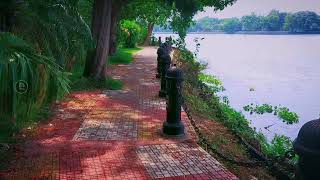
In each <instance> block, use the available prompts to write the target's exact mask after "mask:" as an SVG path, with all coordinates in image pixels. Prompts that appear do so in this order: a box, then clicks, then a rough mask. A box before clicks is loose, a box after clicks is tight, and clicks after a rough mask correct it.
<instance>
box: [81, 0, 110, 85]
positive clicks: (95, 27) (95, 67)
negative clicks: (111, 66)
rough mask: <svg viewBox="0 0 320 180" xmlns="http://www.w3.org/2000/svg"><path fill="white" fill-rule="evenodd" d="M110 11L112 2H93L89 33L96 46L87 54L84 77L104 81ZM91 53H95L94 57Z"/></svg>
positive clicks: (108, 0)
mask: <svg viewBox="0 0 320 180" xmlns="http://www.w3.org/2000/svg"><path fill="white" fill-rule="evenodd" d="M111 11H112V0H95V1H94V8H93V17H92V27H91V28H92V29H91V31H92V36H93V38H94V39H95V40H96V43H97V45H96V49H95V50H93V51H91V52H88V57H87V60H86V67H85V71H84V76H90V77H93V78H94V79H104V78H105V77H106V65H107V58H108V51H109V40H110V26H111ZM93 52H95V53H94V55H93V54H92V53H93ZM90 56H91V57H90Z"/></svg>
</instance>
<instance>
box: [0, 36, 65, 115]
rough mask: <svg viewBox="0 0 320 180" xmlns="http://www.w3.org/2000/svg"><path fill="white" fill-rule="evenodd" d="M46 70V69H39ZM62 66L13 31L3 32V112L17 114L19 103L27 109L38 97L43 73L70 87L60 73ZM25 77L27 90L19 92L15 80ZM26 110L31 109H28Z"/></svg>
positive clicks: (0, 41)
mask: <svg viewBox="0 0 320 180" xmlns="http://www.w3.org/2000/svg"><path fill="white" fill-rule="evenodd" d="M39 69H42V70H43V73H41V72H40V71H39ZM61 70H62V68H61V67H60V66H58V65H57V64H56V63H55V62H54V60H53V59H51V58H48V57H45V56H42V55H39V54H38V53H37V52H36V51H35V50H34V49H32V48H31V46H30V45H29V44H28V43H26V42H25V41H24V40H22V39H20V38H18V37H17V36H15V35H13V34H11V33H0V85H1V86H0V97H1V103H3V104H2V105H1V106H0V114H1V115H2V114H4V115H7V116H8V117H11V118H14V117H15V116H16V112H17V108H18V106H19V105H21V103H22V104H27V107H28V108H26V109H30V106H31V105H32V104H33V103H35V102H36V101H37V97H38V95H39V91H40V89H41V88H42V87H40V85H44V84H42V83H41V82H40V81H41V79H42V78H45V77H43V76H52V77H54V78H55V79H56V80H57V83H58V84H57V86H58V87H62V88H63V89H64V90H65V91H67V90H68V81H67V80H66V79H65V76H63V75H62V74H61ZM19 80H23V81H25V82H26V83H27V85H28V90H27V92H26V93H25V94H19V93H18V92H17V90H16V83H17V82H18V81H19ZM25 113H28V111H27V112H25Z"/></svg>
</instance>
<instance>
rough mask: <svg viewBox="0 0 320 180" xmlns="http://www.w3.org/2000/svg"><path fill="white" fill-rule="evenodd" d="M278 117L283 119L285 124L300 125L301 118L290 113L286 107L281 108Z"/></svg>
mask: <svg viewBox="0 0 320 180" xmlns="http://www.w3.org/2000/svg"><path fill="white" fill-rule="evenodd" d="M277 113H278V117H279V118H281V119H283V121H284V122H287V123H288V124H293V123H298V122H299V116H298V115H297V113H295V112H290V110H289V109H288V108H286V107H281V108H279V109H278V111H277Z"/></svg>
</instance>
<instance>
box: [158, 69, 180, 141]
mask: <svg viewBox="0 0 320 180" xmlns="http://www.w3.org/2000/svg"><path fill="white" fill-rule="evenodd" d="M166 80H167V97H168V99H167V120H166V122H164V124H163V133H164V134H166V135H174V136H179V135H184V125H183V123H182V122H181V105H182V82H183V72H182V70H181V69H180V68H177V67H176V66H173V67H171V68H170V69H169V70H168V71H167V74H166Z"/></svg>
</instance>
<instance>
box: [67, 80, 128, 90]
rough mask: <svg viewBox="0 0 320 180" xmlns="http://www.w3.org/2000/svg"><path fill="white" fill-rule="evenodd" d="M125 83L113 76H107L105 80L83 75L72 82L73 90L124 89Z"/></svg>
mask: <svg viewBox="0 0 320 180" xmlns="http://www.w3.org/2000/svg"><path fill="white" fill-rule="evenodd" d="M122 87H123V83H122V82H121V81H119V80H115V79H112V78H106V79H104V80H95V79H93V78H85V77H81V78H80V79H77V80H75V81H74V82H72V84H71V90H72V91H88V90H96V89H102V90H104V89H111V90H119V89H122Z"/></svg>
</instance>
